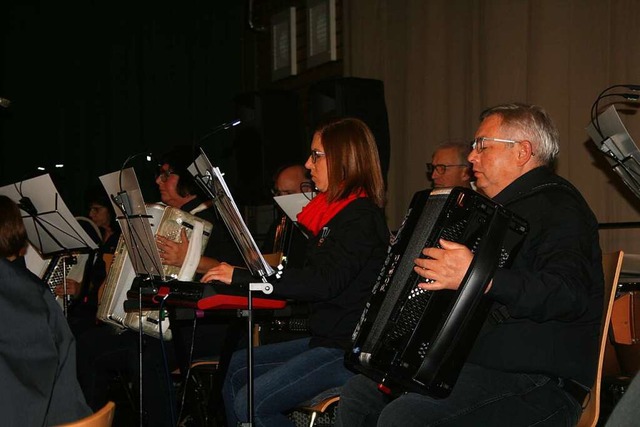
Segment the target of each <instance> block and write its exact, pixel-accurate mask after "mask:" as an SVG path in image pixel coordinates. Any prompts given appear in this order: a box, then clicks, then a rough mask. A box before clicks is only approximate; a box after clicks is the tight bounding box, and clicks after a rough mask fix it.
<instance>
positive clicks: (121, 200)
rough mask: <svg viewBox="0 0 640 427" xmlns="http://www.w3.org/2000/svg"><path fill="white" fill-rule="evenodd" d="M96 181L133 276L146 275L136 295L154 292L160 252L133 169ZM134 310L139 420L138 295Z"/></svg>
mask: <svg viewBox="0 0 640 427" xmlns="http://www.w3.org/2000/svg"><path fill="white" fill-rule="evenodd" d="M100 182H101V183H102V186H103V187H104V189H105V190H106V192H107V194H108V195H109V199H110V200H111V204H112V206H113V209H114V211H115V212H116V217H117V218H116V219H117V221H118V224H120V229H121V230H122V236H123V238H124V243H125V245H126V247H127V251H128V253H129V258H130V260H131V264H132V265H133V269H134V271H135V273H136V276H137V277H145V276H146V277H147V278H148V279H150V280H148V281H147V283H149V287H150V288H151V289H148V288H145V287H144V286H140V289H139V292H140V294H142V293H145V292H151V293H154V292H157V291H156V290H155V286H154V280H153V279H154V278H160V280H161V281H163V282H164V281H165V275H164V271H163V269H162V261H161V260H160V253H159V251H158V247H157V246H156V241H155V237H154V235H153V231H152V229H151V223H150V222H149V218H150V215H148V214H147V208H146V205H145V202H144V198H143V197H142V190H140V185H139V184H138V178H137V177H136V173H135V171H134V169H133V168H127V169H122V170H119V171H115V172H112V173H109V174H106V175H102V176H101V177H100ZM138 310H139V313H140V316H138V346H139V347H138V349H139V352H138V365H139V372H140V375H139V377H140V378H139V390H140V393H139V397H138V398H139V402H138V403H139V411H140V412H139V415H140V420H142V417H143V413H144V408H143V404H142V400H143V399H142V398H143V391H142V383H143V381H142V372H143V370H142V368H143V366H142V364H143V362H142V360H143V359H142V347H143V345H142V335H143V332H142V329H143V327H142V296H140V299H139V306H138Z"/></svg>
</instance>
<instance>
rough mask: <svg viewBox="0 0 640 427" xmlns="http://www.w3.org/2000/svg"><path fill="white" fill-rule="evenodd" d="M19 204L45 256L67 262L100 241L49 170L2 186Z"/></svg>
mask: <svg viewBox="0 0 640 427" xmlns="http://www.w3.org/2000/svg"><path fill="white" fill-rule="evenodd" d="M0 194H2V195H5V196H7V197H9V198H10V199H11V200H13V201H14V202H15V203H16V204H17V205H18V206H19V207H20V211H21V214H22V218H23V220H24V225H25V228H26V230H27V238H28V239H29V242H30V243H31V245H32V246H33V247H34V248H35V249H36V250H37V251H38V252H39V253H40V255H41V256H42V257H52V256H62V257H63V263H66V260H67V259H71V258H73V254H74V253H76V254H78V253H89V252H91V251H94V250H96V249H97V248H98V245H97V244H96V243H95V242H94V241H93V239H92V238H91V237H89V235H88V234H87V233H86V232H85V231H84V229H83V228H82V226H81V225H80V224H79V223H78V220H76V218H75V217H74V216H73V214H72V213H71V211H70V210H69V208H68V207H67V205H66V204H65V203H64V201H63V200H62V197H60V194H59V193H58V191H57V189H56V187H55V185H54V184H53V181H52V180H51V177H50V176H49V174H44V175H40V176H37V177H35V178H31V179H28V180H25V181H20V182H17V183H15V184H10V185H7V186H5V187H2V188H0ZM66 270H67V269H66V266H64V265H63V269H62V271H63V280H62V283H63V287H64V298H63V310H64V315H65V317H66V315H67V305H68V298H67V284H66V277H65V276H66Z"/></svg>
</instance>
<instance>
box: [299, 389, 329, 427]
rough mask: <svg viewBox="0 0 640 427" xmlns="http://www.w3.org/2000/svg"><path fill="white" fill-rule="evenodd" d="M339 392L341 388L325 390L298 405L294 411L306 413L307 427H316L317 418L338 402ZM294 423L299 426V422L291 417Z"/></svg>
mask: <svg viewBox="0 0 640 427" xmlns="http://www.w3.org/2000/svg"><path fill="white" fill-rule="evenodd" d="M340 390H341V387H334V388H331V389H329V390H325V391H323V392H321V393H320V394H317V395H316V396H314V397H313V398H311V399H310V400H308V401H306V402H304V403H302V404H300V405H299V406H298V407H297V408H295V409H294V412H295V411H298V412H301V413H306V414H308V415H309V427H314V426H315V425H316V420H317V418H318V416H320V415H322V414H324V413H325V412H326V411H327V410H328V409H329V408H333V407H335V405H334V404H335V403H337V402H338V401H339V400H340ZM292 418H294V420H293V421H294V422H295V423H296V424H297V425H299V424H300V420H298V419H296V417H295V416H293V417H292Z"/></svg>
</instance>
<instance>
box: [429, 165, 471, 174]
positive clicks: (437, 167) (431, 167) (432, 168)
mask: <svg viewBox="0 0 640 427" xmlns="http://www.w3.org/2000/svg"><path fill="white" fill-rule="evenodd" d="M468 166H469V165H467V164H465V165H443V164H438V165H434V164H433V163H427V173H428V174H429V175H431V174H432V173H433V172H438V173H439V174H440V175H444V174H445V173H446V172H447V168H462V167H464V168H466V167H468Z"/></svg>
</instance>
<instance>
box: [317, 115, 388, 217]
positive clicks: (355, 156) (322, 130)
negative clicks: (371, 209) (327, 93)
mask: <svg viewBox="0 0 640 427" xmlns="http://www.w3.org/2000/svg"><path fill="white" fill-rule="evenodd" d="M316 133H318V134H319V135H320V140H321V141H322V147H323V149H324V152H325V153H326V159H327V174H328V180H329V182H328V189H327V199H328V201H329V202H332V201H335V200H340V199H344V198H346V197H348V196H349V195H350V194H352V193H354V192H358V191H360V190H363V191H364V192H365V193H366V194H367V196H369V197H370V198H371V199H372V201H373V202H374V203H375V204H376V205H377V206H379V207H383V206H384V180H383V179H382V171H381V168H380V157H379V155H378V147H377V145H376V140H375V138H374V136H373V133H372V132H371V130H370V129H369V127H368V126H367V125H366V124H365V123H364V122H363V121H362V120H359V119H356V118H338V119H331V120H329V121H327V122H324V123H322V124H320V125H319V126H318V128H317V129H316Z"/></svg>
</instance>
